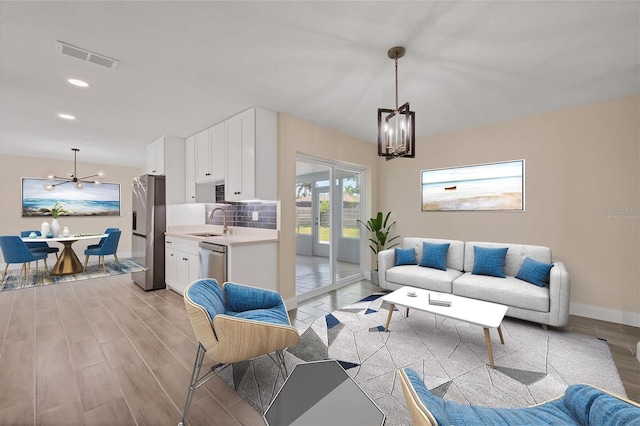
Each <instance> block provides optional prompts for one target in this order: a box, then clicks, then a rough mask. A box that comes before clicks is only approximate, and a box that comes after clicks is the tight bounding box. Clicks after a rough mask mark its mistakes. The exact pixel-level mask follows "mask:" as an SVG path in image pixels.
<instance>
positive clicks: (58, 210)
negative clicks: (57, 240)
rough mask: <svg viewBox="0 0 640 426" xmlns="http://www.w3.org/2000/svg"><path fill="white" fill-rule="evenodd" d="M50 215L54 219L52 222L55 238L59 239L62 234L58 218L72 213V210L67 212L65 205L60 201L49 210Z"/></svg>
mask: <svg viewBox="0 0 640 426" xmlns="http://www.w3.org/2000/svg"><path fill="white" fill-rule="evenodd" d="M49 213H51V216H52V217H53V220H52V221H51V232H52V233H53V236H54V237H57V236H58V235H59V234H60V224H59V223H58V217H59V216H60V215H63V214H67V213H71V210H67V209H65V208H64V206H63V204H62V203H61V202H60V201H56V203H55V204H54V205H53V207H51V208H50V209H49Z"/></svg>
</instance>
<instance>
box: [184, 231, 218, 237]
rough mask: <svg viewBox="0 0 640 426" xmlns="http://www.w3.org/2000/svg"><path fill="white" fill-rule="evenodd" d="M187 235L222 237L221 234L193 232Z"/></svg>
mask: <svg viewBox="0 0 640 426" xmlns="http://www.w3.org/2000/svg"><path fill="white" fill-rule="evenodd" d="M187 235H192V236H194V237H205V238H206V237H222V234H213V233H211V232H194V233H191V234H187Z"/></svg>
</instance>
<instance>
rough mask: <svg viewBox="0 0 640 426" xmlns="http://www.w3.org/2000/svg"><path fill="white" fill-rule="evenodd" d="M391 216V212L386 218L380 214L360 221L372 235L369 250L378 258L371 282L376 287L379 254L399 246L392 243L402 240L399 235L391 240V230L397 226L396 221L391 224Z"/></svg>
mask: <svg viewBox="0 0 640 426" xmlns="http://www.w3.org/2000/svg"><path fill="white" fill-rule="evenodd" d="M389 216H391V212H387V214H386V215H385V216H384V217H383V214H382V212H378V214H377V215H376V216H375V217H372V218H370V219H369V220H368V221H366V222H363V221H361V220H358V222H360V223H361V224H363V225H364V226H365V227H366V228H367V230H368V231H369V232H370V233H371V238H369V242H370V244H369V248H370V249H371V251H373V254H374V255H375V256H376V267H375V269H372V270H371V282H372V283H373V284H376V285H377V284H378V252H381V251H382V250H386V249H389V248H392V247H395V246H397V245H398V243H395V244H391V243H392V242H394V241H395V240H397V239H398V238H400V237H399V236H398V235H396V236H395V237H391V238H389V234H390V233H391V228H392V227H393V225H395V224H396V222H395V221H393V222H391V223H389Z"/></svg>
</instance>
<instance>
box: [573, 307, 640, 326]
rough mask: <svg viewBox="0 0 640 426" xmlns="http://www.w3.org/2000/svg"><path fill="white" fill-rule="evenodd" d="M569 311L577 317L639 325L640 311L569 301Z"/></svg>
mask: <svg viewBox="0 0 640 426" xmlns="http://www.w3.org/2000/svg"><path fill="white" fill-rule="evenodd" d="M569 313H570V314H571V315H577V316H579V317H587V318H593V319H597V320H602V321H609V322H615V323H617V324H625V325H630V326H633V327H640V313H638V312H629V311H621V310H619V309H609V308H602V307H600V306H593V305H584V304H582V303H571V304H570V305H569Z"/></svg>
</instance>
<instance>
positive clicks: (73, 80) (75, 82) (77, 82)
mask: <svg viewBox="0 0 640 426" xmlns="http://www.w3.org/2000/svg"><path fill="white" fill-rule="evenodd" d="M67 81H68V82H69V83H71V84H73V85H74V86H78V87H89V83H87V82H86V81H82V80H78V79H76V78H70V79H69V80H67Z"/></svg>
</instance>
